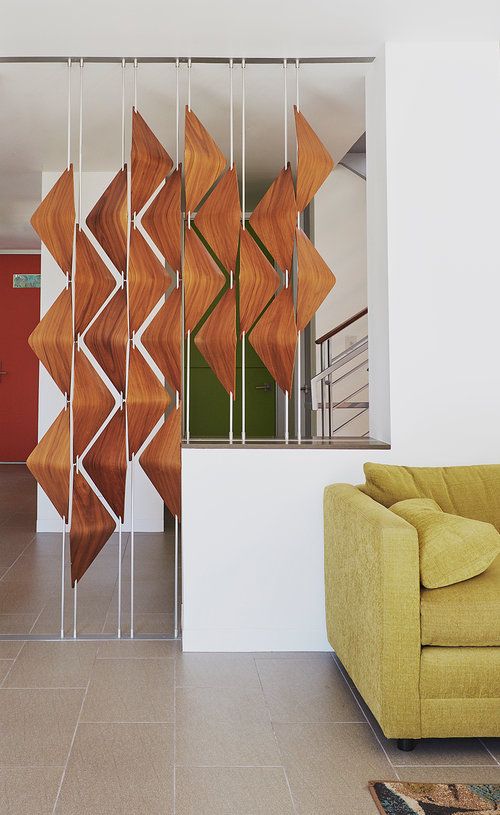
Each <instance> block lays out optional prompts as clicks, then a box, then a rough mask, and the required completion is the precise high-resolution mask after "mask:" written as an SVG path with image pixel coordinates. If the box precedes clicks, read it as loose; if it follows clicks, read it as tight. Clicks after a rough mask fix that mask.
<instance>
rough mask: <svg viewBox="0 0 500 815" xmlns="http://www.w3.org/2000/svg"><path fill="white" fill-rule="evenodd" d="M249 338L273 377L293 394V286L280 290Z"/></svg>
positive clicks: (294, 331) (295, 330) (294, 330)
mask: <svg viewBox="0 0 500 815" xmlns="http://www.w3.org/2000/svg"><path fill="white" fill-rule="evenodd" d="M249 340H250V343H251V345H252V347H253V348H254V350H255V351H256V352H257V354H258V355H259V357H260V358H261V360H262V362H263V363H264V365H265V366H266V368H267V369H268V371H269V372H270V374H271V375H272V377H273V379H275V380H276V382H277V383H278V385H279V386H280V388H282V389H283V390H284V391H288V394H289V395H290V394H291V392H292V381H293V368H294V363H295V347H296V344H297V326H296V323H295V314H294V308H293V293H292V287H291V286H289V287H288V288H287V289H282V290H281V291H280V293H279V294H278V295H277V297H276V298H275V299H274V300H273V302H272V303H271V305H270V306H269V308H268V309H266V311H265V312H264V314H263V315H262V317H261V318H260V320H259V321H258V323H257V325H256V326H255V328H254V329H253V331H252V332H251V333H250V334H249Z"/></svg>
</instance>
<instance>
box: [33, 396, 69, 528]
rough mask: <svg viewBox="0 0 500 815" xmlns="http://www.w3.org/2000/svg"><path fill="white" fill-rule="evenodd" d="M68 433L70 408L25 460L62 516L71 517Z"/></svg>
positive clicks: (64, 411)
mask: <svg viewBox="0 0 500 815" xmlns="http://www.w3.org/2000/svg"><path fill="white" fill-rule="evenodd" d="M69 434H70V428H69V410H62V411H61V413H60V414H59V416H58V417H57V419H56V420H55V422H54V423H53V424H52V425H51V426H50V427H49V429H48V430H47V432H46V433H45V435H44V436H43V437H42V438H41V439H40V441H39V442H38V444H37V446H36V447H35V449H34V450H33V452H32V453H30V455H29V456H28V459H27V461H26V465H27V467H28V469H29V471H30V472H31V474H32V475H33V476H34V477H35V478H36V480H37V481H38V483H39V484H40V486H41V488H42V490H43V491H44V493H45V494H46V495H47V497H48V498H49V499H50V500H51V501H52V503H53V504H54V506H55V508H56V510H57V511H58V513H59V515H60V516H61V517H62V518H68V509H69V475H70V443H69V441H70V435H69Z"/></svg>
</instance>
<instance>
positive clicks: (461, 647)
mask: <svg viewBox="0 0 500 815" xmlns="http://www.w3.org/2000/svg"><path fill="white" fill-rule="evenodd" d="M370 468H372V469H371V470H370ZM367 469H368V470H369V475H370V478H367V483H366V484H365V485H363V486H361V487H354V486H352V485H349V484H334V485H332V486H329V487H327V488H326V489H325V494H324V518H325V587H326V619H327V630H328V639H329V642H330V644H331V646H332V648H333V649H334V650H335V652H336V654H337V655H338V658H339V659H340V661H341V662H342V663H343V665H344V666H345V669H346V670H347V672H348V674H349V676H350V677H351V679H352V681H353V682H354V684H355V685H356V687H357V689H358V691H359V693H360V694H361V696H362V697H363V699H364V700H365V702H366V704H367V705H368V707H369V708H370V710H371V711H372V713H373V715H374V716H375V718H376V719H377V721H378V722H379V724H380V726H381V728H382V730H383V732H384V734H385V735H386V736H387V737H388V738H394V739H398V742H399V746H400V747H401V749H411V748H412V747H413V746H414V744H415V740H417V739H420V738H431V737H443V738H444V737H454V736H457V737H467V736H483V737H487V736H497V737H498V736H500V556H499V557H496V559H495V560H494V561H493V562H492V564H491V565H490V566H489V567H488V568H487V569H486V571H484V572H483V573H482V574H479V575H478V576H476V577H472V578H470V579H468V580H462V582H459V583H454V584H453V585H449V586H445V587H442V588H434V589H426V588H424V587H423V586H422V585H421V582H420V569H419V540H418V535H417V530H416V529H415V528H414V527H413V526H412V525H411V524H410V523H408V521H406V520H403V518H401V517H399V516H398V515H396V514H395V512H392V511H391V510H390V508H389V507H390V506H392V505H393V504H395V503H396V502H398V501H402V500H406V499H411V498H424V497H425V498H432V499H434V500H435V501H436V502H437V504H439V507H440V508H441V509H442V510H444V512H446V513H452V514H454V515H461V516H463V517H466V518H473V519H476V520H482V521H486V522H488V523H491V524H493V526H495V527H496V529H497V530H499V531H500V466H497V465H484V466H471V467H444V468H434V467H432V468H409V467H391V466H383V465H366V467H365V473H366V472H367Z"/></svg>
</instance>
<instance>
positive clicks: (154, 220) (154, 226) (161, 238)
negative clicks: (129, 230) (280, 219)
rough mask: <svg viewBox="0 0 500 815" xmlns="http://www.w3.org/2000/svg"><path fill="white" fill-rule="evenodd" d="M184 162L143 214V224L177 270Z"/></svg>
mask: <svg viewBox="0 0 500 815" xmlns="http://www.w3.org/2000/svg"><path fill="white" fill-rule="evenodd" d="M181 183H182V169H181V165H179V168H178V169H177V170H174V172H173V173H172V175H171V176H169V177H168V178H167V180H166V182H165V184H164V185H163V187H162V188H161V190H160V192H159V193H158V195H157V196H156V197H155V198H154V199H153V201H152V202H151V204H150V205H149V207H148V208H147V210H146V212H145V213H144V215H143V216H142V219H141V224H142V226H143V227H144V229H145V230H146V232H147V233H148V235H149V237H150V238H151V239H152V240H153V242H154V243H155V244H156V246H157V247H158V249H159V250H160V252H161V253H162V255H163V257H164V258H165V260H166V261H167V263H168V265H169V266H170V268H171V269H172V270H173V271H174V272H180V269H181V223H182V220H181Z"/></svg>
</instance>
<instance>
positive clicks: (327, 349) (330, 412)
mask: <svg viewBox="0 0 500 815" xmlns="http://www.w3.org/2000/svg"><path fill="white" fill-rule="evenodd" d="M329 364H330V340H328V341H327V344H326V365H327V367H328V365H329ZM328 436H329V438H330V439H331V437H332V385H331V381H330V377H329V378H328Z"/></svg>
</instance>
